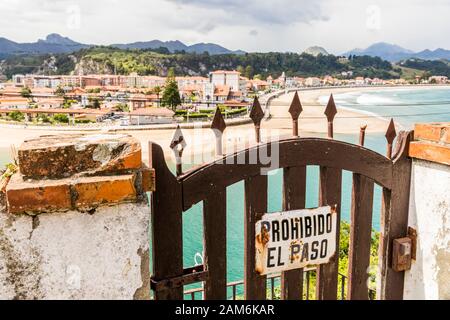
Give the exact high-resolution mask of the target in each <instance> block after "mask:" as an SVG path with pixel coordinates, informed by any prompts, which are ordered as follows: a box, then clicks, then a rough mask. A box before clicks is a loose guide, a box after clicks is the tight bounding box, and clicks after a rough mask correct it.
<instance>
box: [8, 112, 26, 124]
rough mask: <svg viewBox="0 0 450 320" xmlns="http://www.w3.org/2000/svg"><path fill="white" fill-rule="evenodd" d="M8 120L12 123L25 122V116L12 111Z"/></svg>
mask: <svg viewBox="0 0 450 320" xmlns="http://www.w3.org/2000/svg"><path fill="white" fill-rule="evenodd" d="M9 118H10V119H11V120H13V121H18V122H22V121H23V120H25V115H24V114H23V113H22V112H20V111H13V112H11V113H10V114H9Z"/></svg>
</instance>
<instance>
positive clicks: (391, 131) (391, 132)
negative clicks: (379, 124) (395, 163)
mask: <svg viewBox="0 0 450 320" xmlns="http://www.w3.org/2000/svg"><path fill="white" fill-rule="evenodd" d="M396 136H397V132H396V131H395V123H394V119H391V122H389V127H388V129H387V131H386V135H385V137H386V140H387V143H388V146H387V157H388V158H389V159H391V158H392V146H393V143H394V139H395V137H396Z"/></svg>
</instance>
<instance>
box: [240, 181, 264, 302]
mask: <svg viewBox="0 0 450 320" xmlns="http://www.w3.org/2000/svg"><path fill="white" fill-rule="evenodd" d="M267 188H268V181H267V176H264V175H260V176H256V177H249V178H247V179H246V180H245V222H244V239H245V251H244V260H245V261H244V269H245V283H244V291H245V292H244V295H245V300H266V287H267V283H266V277H265V276H260V275H259V274H257V273H256V265H255V252H256V248H255V237H256V234H255V223H256V220H257V215H258V214H260V213H262V212H267Z"/></svg>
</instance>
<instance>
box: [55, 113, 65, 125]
mask: <svg viewBox="0 0 450 320" xmlns="http://www.w3.org/2000/svg"><path fill="white" fill-rule="evenodd" d="M53 120H55V121H56V122H59V123H69V117H68V116H67V115H66V114H55V116H54V117H53Z"/></svg>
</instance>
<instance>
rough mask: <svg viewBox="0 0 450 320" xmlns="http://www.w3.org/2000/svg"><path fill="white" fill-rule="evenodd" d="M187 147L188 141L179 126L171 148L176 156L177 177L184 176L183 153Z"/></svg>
mask: <svg viewBox="0 0 450 320" xmlns="http://www.w3.org/2000/svg"><path fill="white" fill-rule="evenodd" d="M186 146H187V144H186V141H185V140H184V136H183V132H182V131H181V128H180V126H177V129H176V130H175V134H174V136H173V139H172V142H171V143H170V148H171V149H172V151H173V153H174V155H175V161H176V172H177V176H181V175H182V174H183V162H182V157H183V151H184V149H185V148H186Z"/></svg>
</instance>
